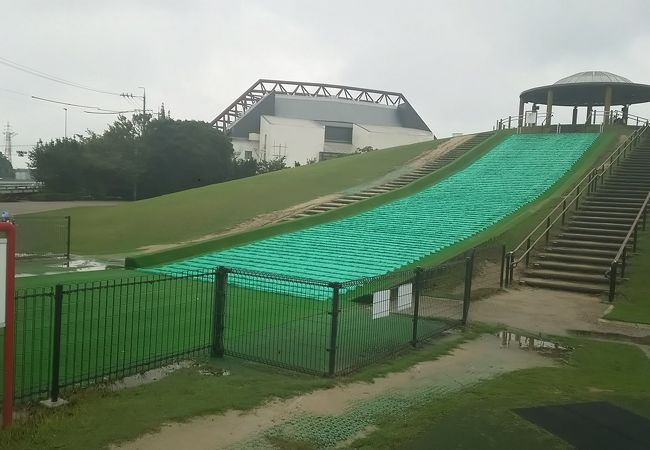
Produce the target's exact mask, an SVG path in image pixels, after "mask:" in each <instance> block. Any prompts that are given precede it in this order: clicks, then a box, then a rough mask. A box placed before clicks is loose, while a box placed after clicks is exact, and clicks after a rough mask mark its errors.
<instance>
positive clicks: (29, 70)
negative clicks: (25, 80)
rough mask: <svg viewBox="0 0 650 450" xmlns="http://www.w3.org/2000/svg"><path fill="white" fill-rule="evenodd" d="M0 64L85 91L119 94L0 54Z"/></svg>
mask: <svg viewBox="0 0 650 450" xmlns="http://www.w3.org/2000/svg"><path fill="white" fill-rule="evenodd" d="M0 64H2V65H4V66H7V67H11V68H12V69H16V70H19V71H21V72H25V73H28V74H30V75H34V76H36V77H40V78H44V79H46V80H50V81H54V82H55V83H60V84H65V85H66V86H72V87H76V88H78V89H84V90H86V91H91V92H98V93H100V94H107V95H115V96H118V97H119V96H120V93H119V92H111V91H105V90H102V89H95V88H92V87H89V86H84V85H83V84H79V83H75V82H73V81H68V80H66V79H64V78H60V77H57V76H54V75H50V74H47V73H45V72H42V71H40V70H37V69H32V68H31V67H27V66H24V65H22V64H18V63H17V62H14V61H11V60H9V59H7V58H3V57H1V56H0Z"/></svg>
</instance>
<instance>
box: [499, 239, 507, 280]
mask: <svg viewBox="0 0 650 450" xmlns="http://www.w3.org/2000/svg"><path fill="white" fill-rule="evenodd" d="M505 269H506V244H503V245H502V246H501V274H500V276H499V288H500V289H503V282H504V272H505Z"/></svg>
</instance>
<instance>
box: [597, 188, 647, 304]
mask: <svg viewBox="0 0 650 450" xmlns="http://www.w3.org/2000/svg"><path fill="white" fill-rule="evenodd" d="M649 202H650V192H648V195H646V197H645V201H644V202H643V204H642V205H641V208H640V209H639V212H638V214H637V215H636V218H635V219H634V222H632V225H631V226H630V229H629V230H628V232H627V235H625V239H623V242H622V243H621V246H620V248H619V249H618V253H616V256H615V257H614V260H613V261H612V264H611V265H610V268H609V271H607V272H606V273H605V276H606V277H607V278H609V301H610V302H612V301H614V296H615V295H616V282H617V278H618V266H619V264H620V266H621V279H622V278H623V277H625V267H626V265H627V264H626V263H627V246H628V244H629V242H630V239H632V240H633V241H632V252H636V245H637V232H638V231H639V223H641V227H642V229H643V231H645V229H646V221H647V220H646V219H647V215H648V203H649Z"/></svg>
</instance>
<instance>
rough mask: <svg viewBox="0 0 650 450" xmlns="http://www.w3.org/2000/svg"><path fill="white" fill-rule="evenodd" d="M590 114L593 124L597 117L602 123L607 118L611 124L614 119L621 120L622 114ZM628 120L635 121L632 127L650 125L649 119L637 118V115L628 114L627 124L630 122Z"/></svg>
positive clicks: (596, 112)
mask: <svg viewBox="0 0 650 450" xmlns="http://www.w3.org/2000/svg"><path fill="white" fill-rule="evenodd" d="M592 114H593V116H592V117H593V120H594V123H595V122H596V119H597V118H598V117H602V118H603V121H604V120H605V119H606V118H607V117H608V116H609V121H610V122H613V121H614V120H616V119H622V118H623V113H622V112H621V111H609V114H605V111H593V113H592ZM630 119H632V120H634V121H636V125H634V126H637V127H638V126H647V125H648V124H650V120H649V119H647V118H645V117H641V116H637V115H634V114H629V113H628V115H627V122H630ZM625 125H627V123H625Z"/></svg>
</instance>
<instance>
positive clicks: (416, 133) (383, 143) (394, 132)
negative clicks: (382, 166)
mask: <svg viewBox="0 0 650 450" xmlns="http://www.w3.org/2000/svg"><path fill="white" fill-rule="evenodd" d="M432 139H433V135H432V134H431V133H430V132H426V131H423V130H415V129H412V128H398V127H375V126H373V127H369V126H364V125H357V124H355V125H354V127H353V129H352V145H353V146H354V148H355V149H357V148H364V147H368V146H370V147H373V148H388V147H396V146H398V145H407V144H414V143H416V142H423V141H430V140H432Z"/></svg>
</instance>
